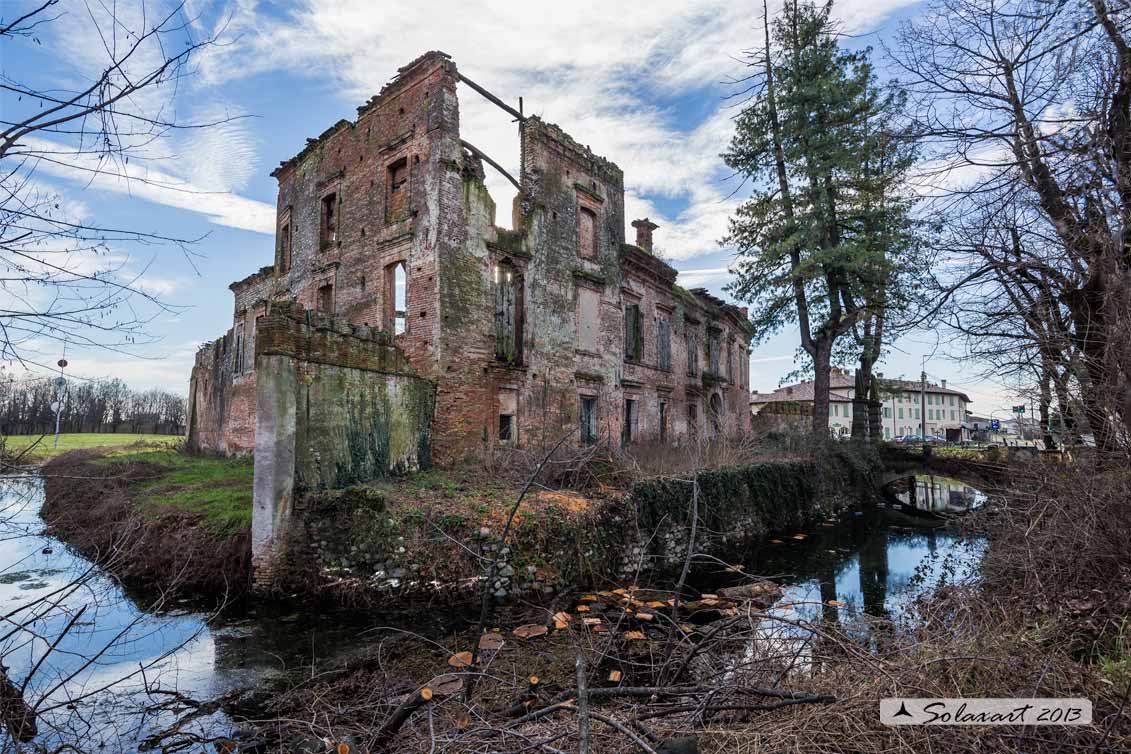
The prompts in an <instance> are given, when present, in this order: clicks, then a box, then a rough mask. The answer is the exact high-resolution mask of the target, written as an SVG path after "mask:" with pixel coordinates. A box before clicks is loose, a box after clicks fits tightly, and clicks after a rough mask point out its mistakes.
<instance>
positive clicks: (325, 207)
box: [319, 194, 338, 246]
mask: <svg viewBox="0 0 1131 754" xmlns="http://www.w3.org/2000/svg"><path fill="white" fill-rule="evenodd" d="M321 229H322V230H321V234H320V238H319V241H320V244H321V245H322V246H329V245H330V244H333V243H337V241H338V195H337V194H326V196H324V197H322V223H321Z"/></svg>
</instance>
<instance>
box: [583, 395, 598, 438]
mask: <svg viewBox="0 0 1131 754" xmlns="http://www.w3.org/2000/svg"><path fill="white" fill-rule="evenodd" d="M595 442H597V399H596V398H593V397H590V396H584V395H583V396H581V443H582V444H583V445H592V444H593V443H595Z"/></svg>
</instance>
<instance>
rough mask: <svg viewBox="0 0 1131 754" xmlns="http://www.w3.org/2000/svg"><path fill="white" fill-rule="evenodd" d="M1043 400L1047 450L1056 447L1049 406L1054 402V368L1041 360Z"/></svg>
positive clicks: (1042, 426)
mask: <svg viewBox="0 0 1131 754" xmlns="http://www.w3.org/2000/svg"><path fill="white" fill-rule="evenodd" d="M1041 362H1042V363H1041V400H1040V409H1039V411H1040V417H1041V418H1040V421H1041V435H1042V439H1043V441H1044V443H1045V448H1046V449H1047V450H1055V449H1056V438H1054V437H1053V434H1052V421H1051V418H1050V417H1049V406H1050V404H1052V370H1051V369H1050V368H1049V366H1048V363H1047V362H1045V361H1044V359H1042V360H1041Z"/></svg>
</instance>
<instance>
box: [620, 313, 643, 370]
mask: <svg viewBox="0 0 1131 754" xmlns="http://www.w3.org/2000/svg"><path fill="white" fill-rule="evenodd" d="M642 324H643V321H642V319H641V317H640V305H639V304H628V305H627V306H625V307H624V358H625V359H626V360H628V361H640V357H641V356H642V355H643V354H642V352H643V350H644V340H643V338H642V337H641V330H642V329H643V328H642Z"/></svg>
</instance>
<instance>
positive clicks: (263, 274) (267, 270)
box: [228, 264, 275, 291]
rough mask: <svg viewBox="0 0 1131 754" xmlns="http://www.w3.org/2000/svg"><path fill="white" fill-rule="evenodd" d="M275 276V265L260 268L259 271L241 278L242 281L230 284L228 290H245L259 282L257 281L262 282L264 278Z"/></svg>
mask: <svg viewBox="0 0 1131 754" xmlns="http://www.w3.org/2000/svg"><path fill="white" fill-rule="evenodd" d="M274 274H275V265H273V264H269V265H267V266H266V267H260V268H259V269H258V270H256V271H255V272H253V273H251V274H250V275H248V276H247V277H245V278H241V279H240V280H236V281H234V282H232V283H229V284H228V290H230V291H234V290H236V289H237V288H243V287H245V286H248V285H250V284H251V283H254V282H257V281H259V280H262V279H264V278H268V277H271V276H272V275H274Z"/></svg>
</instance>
